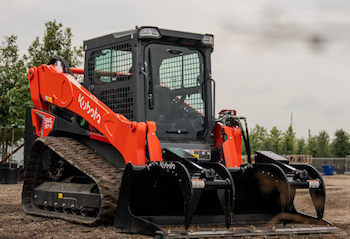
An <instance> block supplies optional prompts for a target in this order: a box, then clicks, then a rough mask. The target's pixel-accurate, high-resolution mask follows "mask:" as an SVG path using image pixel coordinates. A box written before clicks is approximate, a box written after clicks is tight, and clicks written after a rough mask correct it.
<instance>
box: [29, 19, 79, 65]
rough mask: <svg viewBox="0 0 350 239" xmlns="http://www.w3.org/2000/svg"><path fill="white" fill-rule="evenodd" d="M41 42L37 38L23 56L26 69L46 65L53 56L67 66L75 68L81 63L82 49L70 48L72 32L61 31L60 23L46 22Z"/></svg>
mask: <svg viewBox="0 0 350 239" xmlns="http://www.w3.org/2000/svg"><path fill="white" fill-rule="evenodd" d="M45 27H46V30H45V32H44V36H43V41H42V42H41V41H40V39H39V37H36V39H35V40H34V41H33V43H32V45H31V46H30V47H29V48H28V56H27V55H24V59H25V61H26V63H27V67H28V68H30V67H32V66H39V65H41V64H48V63H49V61H50V60H51V58H52V57H53V56H60V57H62V58H64V59H65V60H66V62H67V63H68V65H69V66H72V67H75V66H78V65H80V64H81V63H82V61H81V58H82V57H83V47H82V46H80V47H79V48H77V47H73V46H72V37H73V34H72V31H71V29H70V28H65V29H63V25H62V23H56V20H54V21H48V22H46V23H45Z"/></svg>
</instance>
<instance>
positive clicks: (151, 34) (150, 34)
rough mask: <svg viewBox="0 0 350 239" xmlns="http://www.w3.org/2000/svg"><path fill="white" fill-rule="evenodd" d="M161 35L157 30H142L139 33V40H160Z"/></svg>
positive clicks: (147, 28) (148, 28)
mask: <svg viewBox="0 0 350 239" xmlns="http://www.w3.org/2000/svg"><path fill="white" fill-rule="evenodd" d="M160 37H161V36H160V33H159V31H158V29H157V28H150V27H146V28H141V29H140V31H139V38H160Z"/></svg>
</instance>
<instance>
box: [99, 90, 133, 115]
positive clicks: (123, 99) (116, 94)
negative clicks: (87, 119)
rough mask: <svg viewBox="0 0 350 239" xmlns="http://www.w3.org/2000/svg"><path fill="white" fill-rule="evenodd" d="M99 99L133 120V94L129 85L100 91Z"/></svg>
mask: <svg viewBox="0 0 350 239" xmlns="http://www.w3.org/2000/svg"><path fill="white" fill-rule="evenodd" d="M101 101H102V102H103V103H104V104H106V105H107V106H108V107H109V108H110V109H112V110H113V111H114V112H115V113H118V114H122V115H124V116H125V117H126V118H127V119H129V120H133V119H134V114H133V95H132V92H131V91H130V87H124V88H119V89H110V90H105V91H102V92H101Z"/></svg>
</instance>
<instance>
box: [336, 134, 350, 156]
mask: <svg viewBox="0 0 350 239" xmlns="http://www.w3.org/2000/svg"><path fill="white" fill-rule="evenodd" d="M334 136H335V138H334V140H333V142H332V151H333V155H334V156H336V157H346V155H349V154H350V136H349V134H348V133H346V132H345V131H344V130H343V129H339V130H337V131H336V132H335V134H334Z"/></svg>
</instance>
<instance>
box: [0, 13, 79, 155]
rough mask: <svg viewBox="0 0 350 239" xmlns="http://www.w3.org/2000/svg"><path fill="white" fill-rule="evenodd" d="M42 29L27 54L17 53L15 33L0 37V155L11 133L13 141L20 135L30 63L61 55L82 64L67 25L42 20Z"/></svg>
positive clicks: (5, 150)
mask: <svg viewBox="0 0 350 239" xmlns="http://www.w3.org/2000/svg"><path fill="white" fill-rule="evenodd" d="M45 28H46V29H45V32H44V35H43V37H42V38H41V39H40V38H39V37H36V38H35V39H34V40H33V42H32V43H31V45H30V46H29V48H28V53H27V54H24V55H23V56H21V55H20V53H19V49H18V45H17V36H16V35H11V36H4V41H2V44H1V46H0V127H1V148H0V152H1V156H2V158H4V157H5V156H6V155H7V154H8V152H9V150H10V147H11V142H12V133H14V132H15V134H14V136H15V137H14V140H13V141H14V142H15V144H16V143H18V142H19V141H20V140H21V139H23V137H24V128H23V126H24V123H25V122H24V121H25V109H26V107H27V106H31V105H32V102H31V98H30V87H29V81H28V78H27V72H28V70H29V69H30V68H31V67H32V66H39V65H41V64H48V63H49V61H50V60H51V58H52V57H53V56H61V57H63V58H64V59H65V60H66V61H67V63H68V64H69V65H70V66H72V67H76V66H77V65H79V64H81V63H82V57H83V47H82V46H81V47H73V46H72V36H73V34H72V31H71V29H70V28H64V27H63V25H62V23H57V22H56V20H54V21H48V22H46V23H45ZM17 126H20V127H17ZM15 128H16V130H15ZM14 130H15V131H14ZM0 161H1V160H0Z"/></svg>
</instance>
